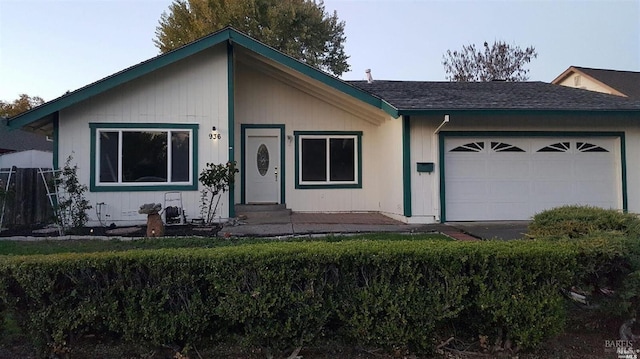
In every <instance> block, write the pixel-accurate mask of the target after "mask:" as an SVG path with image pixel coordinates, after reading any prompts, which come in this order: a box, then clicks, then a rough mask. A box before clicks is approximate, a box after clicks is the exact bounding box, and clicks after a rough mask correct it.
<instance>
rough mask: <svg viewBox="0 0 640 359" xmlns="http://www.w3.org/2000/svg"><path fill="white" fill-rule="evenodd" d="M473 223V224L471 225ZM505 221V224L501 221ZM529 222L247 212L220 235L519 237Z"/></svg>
mask: <svg viewBox="0 0 640 359" xmlns="http://www.w3.org/2000/svg"><path fill="white" fill-rule="evenodd" d="M471 223H475V224H476V225H470V224H471ZM503 223H504V224H503ZM527 224H528V222H464V223H446V224H440V223H437V224H406V223H402V222H399V221H396V220H394V219H391V218H389V217H387V216H384V215H382V214H379V213H297V212H294V213H282V212H279V213H275V214H269V213H265V212H262V213H247V217H246V218H243V219H242V220H238V221H236V222H235V223H229V224H227V225H225V227H224V228H223V229H222V231H220V233H219V235H222V236H231V237H290V236H313V235H325V234H338V235H339V234H353V233H442V234H445V235H447V236H450V237H452V238H455V239H458V240H477V239H492V238H499V239H505V240H508V239H518V238H523V235H521V233H524V232H526V226H527Z"/></svg>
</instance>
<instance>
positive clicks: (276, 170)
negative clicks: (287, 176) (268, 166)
mask: <svg viewBox="0 0 640 359" xmlns="http://www.w3.org/2000/svg"><path fill="white" fill-rule="evenodd" d="M274 174H275V175H276V182H278V167H274Z"/></svg>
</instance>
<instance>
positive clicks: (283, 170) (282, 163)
mask: <svg viewBox="0 0 640 359" xmlns="http://www.w3.org/2000/svg"><path fill="white" fill-rule="evenodd" d="M270 128H273V129H279V130H280V203H281V204H285V203H287V202H286V194H285V184H286V178H287V177H286V174H287V172H286V162H285V153H284V151H285V143H284V136H285V131H284V129H285V127H284V125H277V124H265V125H261V124H241V125H240V147H241V148H242V153H241V155H240V158H241V159H242V160H241V161H242V163H241V165H240V166H241V170H240V183H241V184H240V203H242V204H246V203H247V202H246V177H245V172H246V168H245V164H246V163H247V161H246V152H247V151H246V147H245V145H246V141H245V140H246V130H247V129H270Z"/></svg>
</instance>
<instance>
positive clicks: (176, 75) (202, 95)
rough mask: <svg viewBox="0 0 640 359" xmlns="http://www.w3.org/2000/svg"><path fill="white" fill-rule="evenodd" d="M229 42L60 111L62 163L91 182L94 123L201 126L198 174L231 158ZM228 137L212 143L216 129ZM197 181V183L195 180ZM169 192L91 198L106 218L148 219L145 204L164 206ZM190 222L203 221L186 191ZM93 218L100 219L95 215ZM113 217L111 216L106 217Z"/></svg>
mask: <svg viewBox="0 0 640 359" xmlns="http://www.w3.org/2000/svg"><path fill="white" fill-rule="evenodd" d="M226 56H227V55H226V47H225V44H221V45H220V46H218V47H215V48H213V49H210V50H207V51H204V52H202V53H199V54H197V55H194V56H192V57H190V58H187V59H185V60H183V61H180V62H179V63H176V64H172V65H169V66H167V67H165V68H162V69H160V70H158V71H156V72H153V73H150V74H148V75H145V76H143V77H142V78H139V79H137V80H134V81H131V82H129V83H126V84H124V85H122V86H119V87H117V88H115V89H112V90H110V91H107V92H105V93H102V94H100V95H97V96H95V97H93V98H91V99H89V100H87V101H84V102H82V103H79V104H77V105H74V106H72V107H70V108H68V109H66V110H64V111H61V113H60V138H59V140H60V144H59V163H60V166H62V165H63V164H64V163H65V161H66V159H67V156H69V155H72V156H73V163H76V164H78V167H79V179H80V181H81V182H82V183H84V184H87V185H88V184H89V180H90V177H89V175H90V173H89V167H90V161H91V159H90V154H89V148H90V129H89V123H104V122H110V123H140V124H149V123H173V124H176V123H177V124H180V123H184V124H199V132H198V137H199V138H198V149H197V152H198V164H197V166H198V169H197V170H198V173H199V172H200V171H201V170H202V168H204V166H205V164H206V163H207V162H213V163H224V162H226V161H227V160H228V147H229V141H228V140H229V139H228V138H227V136H225V134H226V133H227V128H228V117H227V114H228V103H227V96H228V91H227V88H228V82H227V57H226ZM213 126H215V127H216V128H217V131H218V132H219V133H221V134H223V136H222V138H221V139H220V140H216V141H212V140H210V139H209V133H210V132H211V128H212V127H213ZM196 181H197V179H196ZM164 193H165V192H164V191H157V192H156V191H153V192H146V191H145V192H93V193H89V194H88V196H87V199H88V200H89V201H90V202H91V204H92V205H93V206H94V207H95V205H96V203H100V202H104V203H105V204H106V205H105V206H104V207H103V219H104V220H106V221H107V222H108V223H110V222H113V221H144V220H145V218H146V217H145V216H144V215H140V214H138V213H137V210H138V208H139V207H140V205H141V204H143V203H151V202H155V203H163V201H164ZM182 199H183V205H184V209H185V211H186V214H187V216H188V218H196V217H199V202H200V193H199V191H184V192H182ZM228 209H229V204H228V201H227V198H226V197H223V199H222V212H220V215H221V216H222V217H227V216H228ZM89 214H90V217H91V220H97V218H96V214H95V213H94V212H92V213H89ZM106 216H108V217H106Z"/></svg>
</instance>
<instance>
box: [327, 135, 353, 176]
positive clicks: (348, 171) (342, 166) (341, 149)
mask: <svg viewBox="0 0 640 359" xmlns="http://www.w3.org/2000/svg"><path fill="white" fill-rule="evenodd" d="M329 147H330V152H329V160H330V161H331V162H330V172H331V176H330V179H331V181H355V179H356V177H355V173H356V171H355V157H354V154H355V140H354V139H353V138H332V139H330V140H329Z"/></svg>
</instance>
